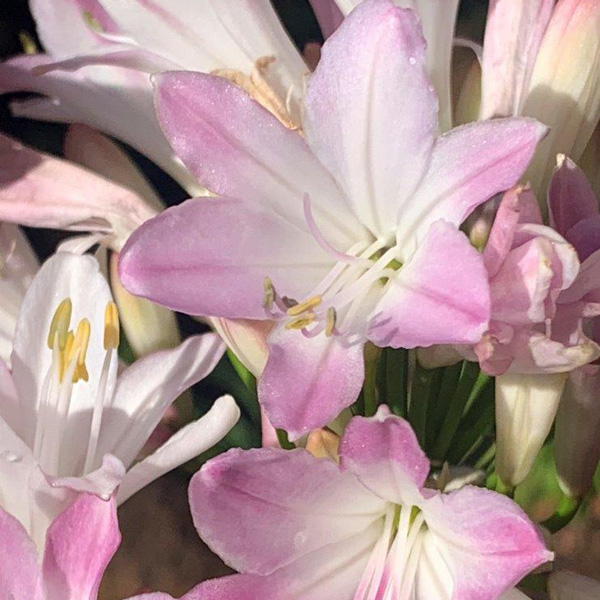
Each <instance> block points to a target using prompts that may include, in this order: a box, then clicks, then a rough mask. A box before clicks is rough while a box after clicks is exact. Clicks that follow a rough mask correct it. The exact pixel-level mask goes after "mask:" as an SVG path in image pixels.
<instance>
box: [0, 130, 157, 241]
mask: <svg viewBox="0 0 600 600" xmlns="http://www.w3.org/2000/svg"><path fill="white" fill-rule="evenodd" d="M0 164H1V167H0V219H2V220H3V221H10V222H15V223H20V224H22V225H29V226H33V227H48V228H52V229H68V230H72V231H91V232H102V233H105V234H106V235H107V236H111V237H112V238H113V240H112V242H111V243H112V244H113V246H116V247H117V248H119V247H120V246H121V245H122V244H123V243H124V242H125V240H126V239H127V237H128V236H129V234H130V233H131V232H132V231H134V230H135V229H136V228H137V227H138V226H139V225H140V224H141V223H143V222H144V221H145V220H146V219H149V218H150V217H152V216H154V214H155V212H154V211H153V210H151V209H150V207H149V206H148V205H147V204H146V203H145V202H144V200H142V199H141V198H140V197H139V196H137V195H136V194H134V193H133V192H131V191H130V190H128V189H126V188H123V187H121V186H119V185H117V184H115V183H113V182H111V181H109V180H108V179H104V178H103V177H100V176H99V175H95V174H94V173H92V172H90V171H88V170H86V169H83V168H80V167H77V166H76V165H74V164H72V163H69V162H67V161H64V160H61V159H59V158H55V157H53V156H50V155H49V154H43V153H41V152H37V151H36V150H33V149H31V148H27V147H25V146H23V145H22V144H20V143H19V142H17V141H15V140H12V139H10V138H8V137H4V136H0Z"/></svg>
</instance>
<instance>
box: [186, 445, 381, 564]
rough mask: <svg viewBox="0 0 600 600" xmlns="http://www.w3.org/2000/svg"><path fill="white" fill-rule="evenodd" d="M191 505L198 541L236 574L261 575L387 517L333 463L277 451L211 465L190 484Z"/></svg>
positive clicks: (230, 455)
mask: <svg viewBox="0 0 600 600" xmlns="http://www.w3.org/2000/svg"><path fill="white" fill-rule="evenodd" d="M190 505H191V510H192V516H193V518H194V524H195V525H196V529H198V533H199V534H200V537H202V539H203V540H205V541H206V543H207V544H208V545H209V546H210V547H211V548H212V549H213V550H214V551H215V552H217V554H219V556H221V557H222V558H223V559H224V560H225V562H226V563H227V564H229V565H230V566H232V567H234V568H235V569H236V570H238V571H241V572H243V573H255V574H259V575H270V574H271V573H273V571H275V570H276V569H279V568H281V567H285V566H286V565H293V563H295V561H297V560H299V559H301V558H302V557H306V556H308V555H310V554H311V553H313V552H315V551H318V550H320V549H324V548H326V547H328V546H329V545H330V544H335V543H336V542H342V541H345V540H350V538H352V537H353V536H354V535H358V534H363V533H366V531H367V530H368V529H369V527H371V526H372V525H373V524H374V523H375V522H377V521H380V520H381V517H382V516H383V514H384V512H385V508H384V502H383V501H381V500H380V499H379V498H377V497H376V496H373V494H371V493H370V492H368V491H367V490H366V489H365V488H363V486H362V485H361V484H360V483H359V482H358V481H357V479H356V478H355V477H354V475H352V474H351V473H341V472H340V470H339V467H338V465H337V464H335V463H334V462H333V461H329V460H323V459H316V458H314V457H313V456H312V455H310V454H309V453H308V452H306V451H305V450H300V449H298V450H291V451H289V450H281V449H276V448H260V449H254V450H248V451H243V450H239V449H233V450H230V451H229V452H227V453H226V454H223V455H221V456H219V457H217V458H214V459H212V460H211V461H209V462H208V463H206V464H205V465H204V466H203V467H202V469H201V470H200V471H199V472H198V473H197V474H196V475H195V476H194V477H193V479H192V482H191V484H190ZM265 535H268V537H269V543H268V544H265ZM307 575H308V574H307Z"/></svg>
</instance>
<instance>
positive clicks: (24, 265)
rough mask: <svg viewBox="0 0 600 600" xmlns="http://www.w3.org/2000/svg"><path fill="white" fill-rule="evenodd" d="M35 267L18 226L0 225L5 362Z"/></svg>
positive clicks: (0, 339) (1, 353)
mask: <svg viewBox="0 0 600 600" xmlns="http://www.w3.org/2000/svg"><path fill="white" fill-rule="evenodd" d="M38 268H39V263H38V259H37V257H36V255H35V253H34V252H33V250H32V248H31V246H30V245H29V242H28V241H27V238H26V237H25V236H24V235H23V233H22V232H21V231H20V230H19V228H18V227H16V226H15V225H12V224H8V223H0V299H1V301H0V359H1V360H3V361H5V362H9V361H10V353H11V352H12V344H13V338H14V334H15V326H16V324H17V319H18V317H19V311H20V310H21V304H22V303H23V298H24V297H25V292H26V291H27V288H28V287H29V284H30V283H31V281H32V280H33V277H34V275H35V274H36V272H37V270H38Z"/></svg>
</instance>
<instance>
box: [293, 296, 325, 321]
mask: <svg viewBox="0 0 600 600" xmlns="http://www.w3.org/2000/svg"><path fill="white" fill-rule="evenodd" d="M322 301H323V300H322V298H321V296H313V297H312V298H308V300H305V301H304V302H301V303H300V304H295V305H294V306H291V307H290V308H288V309H287V314H288V316H290V317H296V316H298V315H301V314H302V313H303V312H306V311H308V310H310V309H311V308H316V307H317V306H319V304H321V302H322Z"/></svg>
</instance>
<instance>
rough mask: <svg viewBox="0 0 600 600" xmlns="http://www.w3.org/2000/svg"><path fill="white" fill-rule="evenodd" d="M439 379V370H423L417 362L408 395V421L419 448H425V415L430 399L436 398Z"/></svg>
mask: <svg viewBox="0 0 600 600" xmlns="http://www.w3.org/2000/svg"><path fill="white" fill-rule="evenodd" d="M440 379H441V370H440V369H424V368H423V367H422V366H421V365H419V363H418V362H417V364H416V366H415V373H414V376H413V382H412V389H411V393H410V406H409V407H408V420H409V421H410V424H411V425H412V427H413V429H414V431H415V433H416V435H417V439H418V440H419V443H420V444H421V447H423V448H424V447H425V439H426V438H425V435H426V431H427V413H428V407H429V403H430V402H431V400H432V397H433V398H435V397H436V396H437V392H438V389H439V383H440Z"/></svg>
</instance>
